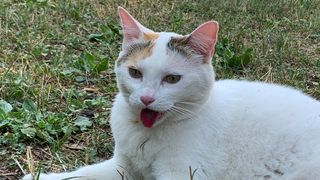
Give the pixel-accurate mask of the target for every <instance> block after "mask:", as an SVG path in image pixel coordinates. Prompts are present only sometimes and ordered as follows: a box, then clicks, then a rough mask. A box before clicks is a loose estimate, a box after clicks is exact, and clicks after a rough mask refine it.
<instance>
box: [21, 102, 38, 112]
mask: <svg viewBox="0 0 320 180" xmlns="http://www.w3.org/2000/svg"><path fill="white" fill-rule="evenodd" d="M22 108H23V109H24V110H26V111H29V112H36V111H37V106H36V104H35V103H34V102H33V101H32V100H31V99H27V100H25V101H24V102H23V103H22Z"/></svg>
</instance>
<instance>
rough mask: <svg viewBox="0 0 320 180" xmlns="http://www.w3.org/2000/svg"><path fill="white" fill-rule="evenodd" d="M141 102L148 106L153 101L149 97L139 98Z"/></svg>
mask: <svg viewBox="0 0 320 180" xmlns="http://www.w3.org/2000/svg"><path fill="white" fill-rule="evenodd" d="M140 100H141V102H142V103H143V104H144V105H146V106H148V105H149V104H151V103H152V102H153V101H154V100H155V99H153V97H150V96H141V97H140Z"/></svg>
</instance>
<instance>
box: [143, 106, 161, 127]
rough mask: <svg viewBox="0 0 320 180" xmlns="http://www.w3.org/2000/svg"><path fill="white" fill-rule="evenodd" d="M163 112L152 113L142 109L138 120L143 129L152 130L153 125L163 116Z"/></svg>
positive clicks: (152, 111) (149, 110)
mask: <svg viewBox="0 0 320 180" xmlns="http://www.w3.org/2000/svg"><path fill="white" fill-rule="evenodd" d="M163 114H164V113H163V112H158V111H154V110H151V109H148V108H145V109H142V110H141V112H140V120H141V122H142V124H143V126H144V127H147V128H152V126H153V125H154V123H156V122H157V121H158V120H159V119H161V117H162V116H163Z"/></svg>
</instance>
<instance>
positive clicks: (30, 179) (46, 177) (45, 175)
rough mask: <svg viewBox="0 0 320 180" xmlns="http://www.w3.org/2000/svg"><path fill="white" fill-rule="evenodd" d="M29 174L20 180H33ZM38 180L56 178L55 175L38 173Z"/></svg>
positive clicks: (53, 179)
mask: <svg viewBox="0 0 320 180" xmlns="http://www.w3.org/2000/svg"><path fill="white" fill-rule="evenodd" d="M34 179H35V178H32V175H31V174H28V175H26V176H24V177H23V178H22V180H34ZM38 180H58V179H57V177H56V176H55V175H48V174H40V176H39V179H38Z"/></svg>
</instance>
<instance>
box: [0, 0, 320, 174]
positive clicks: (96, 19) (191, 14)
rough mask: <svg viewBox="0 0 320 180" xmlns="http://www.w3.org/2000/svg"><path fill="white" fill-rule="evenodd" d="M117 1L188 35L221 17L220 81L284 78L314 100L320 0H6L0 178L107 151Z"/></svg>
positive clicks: (319, 89)
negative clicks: (199, 26)
mask: <svg viewBox="0 0 320 180" xmlns="http://www.w3.org/2000/svg"><path fill="white" fill-rule="evenodd" d="M119 5H121V6H123V7H125V8H127V9H128V11H129V12H131V13H132V14H133V15H134V16H135V17H136V18H137V19H138V20H139V21H141V22H142V23H143V24H144V25H146V26H148V27H150V28H151V29H153V30H155V31H175V32H178V33H182V34H186V33H190V32H191V31H192V30H193V29H194V28H196V27H197V26H198V25H199V24H201V23H203V22H205V21H208V20H217V21H218V22H219V23H220V33H219V43H218V44H217V47H216V55H215V57H214V60H213V64H214V66H215V68H216V72H217V78H218V79H225V78H237V79H242V78H245V79H250V80H260V81H266V82H272V83H280V84H286V85H290V86H294V87H297V88H300V89H302V90H303V91H304V92H306V93H308V94H310V95H312V96H314V97H316V98H318V99H320V80H319V79H320V1H313V0H282V1H278V0H272V1H261V0H249V1H246V0H232V1H228V2H221V1H217V0H202V1H197V2H195V1H191V0H184V1H157V2H156V1H151V0H147V1H142V0H141V1H106V0H84V1H71V0H67V1H64V0H4V1H1V3H0V39H1V40H0V100H1V101H0V179H2V178H3V179H6V178H7V179H16V178H17V177H19V176H21V175H23V171H26V172H29V171H33V172H35V171H37V169H38V168H39V167H40V168H41V169H42V170H43V171H64V170H66V169H74V168H76V167H79V166H81V165H84V164H90V163H93V162H96V161H99V160H101V159H106V158H109V157H110V156H111V155H112V151H113V141H112V137H111V135H110V131H109V125H108V118H109V113H110V108H111V105H112V98H113V97H114V95H115V93H116V91H117V89H116V85H115V78H114V77H115V75H114V73H113V64H114V61H115V60H116V58H117V54H118V52H119V48H120V43H121V31H120V28H119V23H118V17H117V12H116V10H117V6H119ZM27 150H28V152H29V155H28V156H27V153H26V152H27ZM30 152H31V154H32V156H30ZM31 160H33V161H34V163H31V162H32V161H31ZM28 164H29V166H30V167H29V166H28ZM29 168H30V169H29Z"/></svg>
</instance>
